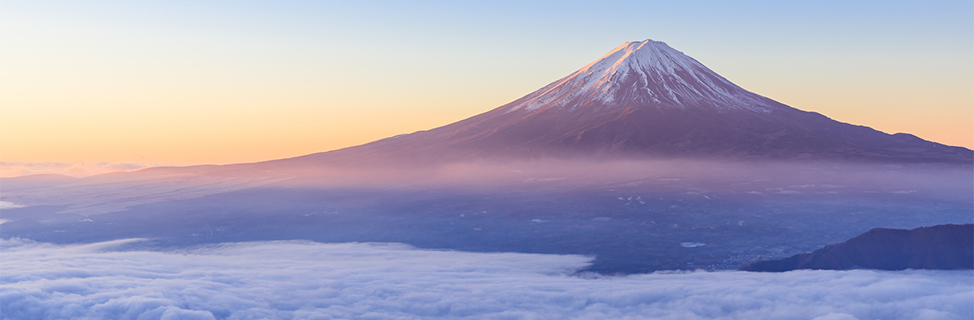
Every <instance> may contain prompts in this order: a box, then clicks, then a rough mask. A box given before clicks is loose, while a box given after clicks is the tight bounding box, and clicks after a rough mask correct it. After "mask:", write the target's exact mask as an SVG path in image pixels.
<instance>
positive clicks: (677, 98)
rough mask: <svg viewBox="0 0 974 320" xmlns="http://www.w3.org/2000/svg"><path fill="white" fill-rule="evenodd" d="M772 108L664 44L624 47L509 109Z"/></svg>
mask: <svg viewBox="0 0 974 320" xmlns="http://www.w3.org/2000/svg"><path fill="white" fill-rule="evenodd" d="M775 106H776V104H775V103H774V102H773V101H771V100H769V99H767V98H764V97H762V96H760V95H757V94H754V93H751V92H749V91H747V90H744V89H743V88H741V87H738V86H737V85H735V84H733V83H731V82H730V81H728V80H727V79H724V78H723V77H721V76H720V75H718V74H717V73H715V72H713V71H711V70H710V69H709V68H707V67H706V66H704V65H703V64H701V63H700V62H698V61H697V60H695V59H693V58H691V57H689V56H687V55H685V54H683V53H682V52H680V51H677V50H676V49H673V48H671V47H670V46H668V45H666V43H663V42H660V41H653V40H644V41H634V42H628V43H624V44H622V45H620V46H618V47H616V48H615V49H613V50H612V51H610V52H609V53H607V54H605V55H604V56H602V57H601V58H599V59H598V60H596V61H594V62H592V63H590V64H588V65H586V66H584V67H582V68H581V69H579V70H578V71H575V72H574V73H572V74H570V75H569V76H567V77H565V78H562V79H560V80H558V81H555V82H553V83H551V84H549V85H547V86H545V87H544V88H541V89H540V90H537V91H535V92H533V93H531V94H529V95H527V96H525V97H523V98H521V99H519V100H517V101H515V102H514V103H512V104H511V105H510V106H509V108H508V112H513V111H516V110H523V111H534V110H538V109H547V108H567V109H569V110H575V109H577V108H579V107H582V108H585V107H594V108H597V109H600V108H603V107H657V108H665V107H670V108H681V109H682V108H714V109H717V110H718V111H726V110H733V109H744V110H751V111H756V112H768V111H770V110H771V109H772V108H774V107H775Z"/></svg>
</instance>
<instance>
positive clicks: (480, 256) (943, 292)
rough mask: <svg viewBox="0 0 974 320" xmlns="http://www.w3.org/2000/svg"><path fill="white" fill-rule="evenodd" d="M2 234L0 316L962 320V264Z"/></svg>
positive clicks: (971, 298) (970, 284) (968, 304)
mask: <svg viewBox="0 0 974 320" xmlns="http://www.w3.org/2000/svg"><path fill="white" fill-rule="evenodd" d="M139 241H141V240H138V239H131V240H119V241H112V242H103V243H96V244H84V245H54V244H47V243H36V242H33V241H30V240H26V239H17V238H14V239H8V240H2V242H0V314H2V316H0V318H3V319H429V318H446V319H452V318H472V319H481V318H483V319H609V318H611V319H817V320H826V319H863V320H865V319H972V318H974V273H972V271H970V270H967V271H929V270H907V271H896V272H889V271H870V270H853V271H807V270H806V271H794V272H787V273H749V272H737V271H727V272H668V273H654V274H643V275H630V276H596V275H591V274H582V275H579V274H575V271H576V270H578V269H580V268H583V267H584V266H586V265H587V264H588V263H589V261H590V260H591V257H584V256H576V255H543V254H522V253H469V252H456V251H437V250H422V249H416V248H413V247H410V246H407V245H403V244H377V243H342V244H325V243H314V242H306V241H273V242H246V243H230V244H221V245H211V246H205V247H198V248H193V249H182V250H168V251H161V252H160V251H147V250H144V249H139V250H135V249H132V248H136V247H135V246H133V244H138V242H139Z"/></svg>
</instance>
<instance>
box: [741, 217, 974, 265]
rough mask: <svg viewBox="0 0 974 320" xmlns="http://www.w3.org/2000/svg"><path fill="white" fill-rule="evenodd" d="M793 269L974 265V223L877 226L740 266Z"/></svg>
mask: <svg viewBox="0 0 974 320" xmlns="http://www.w3.org/2000/svg"><path fill="white" fill-rule="evenodd" d="M795 269H829V270H848V269H880V270H903V269H943V270H956V269H974V225H971V224H965V225H954V224H948V225H939V226H933V227H922V228H916V229H913V230H899V229H884V228H876V229H872V230H869V231H868V232H866V233H863V234H861V235H859V236H858V237H855V238H852V239H850V240H849V241H846V242H843V243H839V244H834V245H830V246H826V247H825V248H822V249H819V250H815V251H814V252H812V253H802V254H799V255H794V256H791V257H789V258H785V259H781V260H774V261H761V262H756V263H753V264H751V265H749V266H747V267H744V268H742V269H741V270H746V271H771V272H783V271H790V270H795Z"/></svg>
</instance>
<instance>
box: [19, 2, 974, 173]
mask: <svg viewBox="0 0 974 320" xmlns="http://www.w3.org/2000/svg"><path fill="white" fill-rule="evenodd" d="M644 39H653V40H659V41H664V42H666V43H667V44H669V45H670V46H671V47H673V48H676V49H677V50H680V51H682V52H684V53H686V54H688V55H690V56H691V57H694V58H695V59H697V60H699V61H700V62H702V63H703V64H705V65H707V66H708V67H710V68H711V69H713V70H714V71H716V72H717V73H719V74H721V75H723V76H724V77H725V78H727V79H729V80H730V81H732V82H734V83H736V84H738V85H740V86H742V87H744V88H745V89H748V90H750V91H753V92H756V93H758V94H761V95H764V96H767V97H769V98H772V99H775V100H777V101H779V102H782V103H785V104H787V105H790V106H792V107H795V108H799V109H802V110H808V111H815V112H819V113H822V114H825V115H827V116H829V117H831V118H833V119H836V120H839V121H843V122H848V123H853V124H857V125H866V126H870V127H873V128H875V129H878V130H881V131H884V132H887V133H897V132H907V133H912V134H915V135H917V136H919V137H921V138H924V139H928V140H932V141H936V142H940V143H944V144H948V145H958V146H964V147H968V148H974V3H972V2H971V1H922V2H921V1H816V2H799V1H770V0H769V1H735V2H733V3H730V2H726V1H680V2H674V1H631V2H630V1H557V2H556V1H535V2H522V1H490V2H485V3H470V2H458V1H409V2H394V1H389V2H385V1H349V2H338V1H266V2H259V1H207V2H200V1H165V2H124V1H44V2H40V1H12V0H5V1H2V2H0V176H16V175H23V174H31V173H45V172H57V173H66V174H71V175H76V176H83V175H88V174H94V173H100V172H107V171H116V170H130V169H133V168H140V167H143V166H152V165H192V164H228V163H241V162H255V161H264V160H272V159H280V158H287V157H294V156H300V155H305V154H310V153H315V152H322V151H328V150H334V149H339V148H343V147H348V146H353V145H358V144H362V143H366V142H370V141H373V140H377V139H381V138H384V137H389V136H393V135H397V134H402V133H409V132H415V131H418V130H427V129H431V128H434V127H438V126H441V125H445V124H448V123H451V122H454V121H458V120H461V119H463V118H466V117H470V116H473V115H475V114H478V113H481V112H485V111H488V110H490V109H493V108H495V107H498V106H500V105H502V104H505V103H508V102H510V101H513V100H515V99H517V98H519V97H521V96H523V95H526V94H528V93H530V92H532V91H534V90H536V89H538V88H540V87H542V86H544V85H546V84H548V83H550V82H552V81H555V80H557V79H559V78H561V77H564V76H566V75H568V74H570V73H571V72H573V71H575V70H577V69H578V68H580V67H582V66H584V65H586V64H588V63H589V62H591V61H593V60H596V59H598V58H599V57H600V56H602V55H603V54H605V53H606V52H608V51H610V50H612V49H613V48H615V47H616V46H618V45H620V44H622V43H623V42H626V41H638V40H644Z"/></svg>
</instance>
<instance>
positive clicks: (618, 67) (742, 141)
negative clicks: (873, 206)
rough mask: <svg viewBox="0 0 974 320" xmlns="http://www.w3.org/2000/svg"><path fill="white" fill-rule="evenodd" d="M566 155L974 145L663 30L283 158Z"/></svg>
mask: <svg viewBox="0 0 974 320" xmlns="http://www.w3.org/2000/svg"><path fill="white" fill-rule="evenodd" d="M563 157H596V158H618V157H630V158H647V157H649V158H672V157H679V158H683V157H694V158H717V159H725V158H733V159H742V160H749V159H829V160H854V161H881V162H945V163H964V164H968V163H972V162H974V152H972V151H971V150H968V149H965V148H960V147H951V146H945V145H942V144H938V143H934V142H930V141H925V140H923V139H920V138H917V137H916V136H913V135H909V134H893V135H890V134H886V133H883V132H879V131H876V130H873V129H871V128H869V127H864V126H856V125H850V124H846V123H842V122H838V121H834V120H832V119H829V118H827V117H825V116H823V115H821V114H818V113H814V112H805V111H801V110H798V109H795V108H792V107H789V106H786V105H784V104H781V103H778V102H776V101H774V100H771V99H768V98H765V97H763V96H760V95H758V94H755V93H752V92H749V91H747V90H744V89H743V88H741V87H739V86H737V85H734V84H733V83H731V82H730V81H728V80H727V79H725V78H723V77H721V76H720V75H718V74H717V73H715V72H713V71H712V70H710V69H708V68H707V67H706V66H704V65H703V64H701V63H700V62H698V61H696V60H694V59H693V58H691V57H689V56H687V55H685V54H683V53H682V52H679V51H677V50H675V49H673V48H670V47H669V46H667V45H666V44H665V43H662V42H657V41H652V40H645V41H640V42H630V43H626V44H623V45H621V46H619V47H617V48H615V49H614V50H612V51H610V52H609V53H608V54H606V55H605V56H603V57H602V58H600V59H599V60H596V61H595V62H592V63H590V64H589V65H586V66H585V67H583V68H581V69H579V70H578V71H576V72H574V73H572V74H570V75H568V76H567V77H565V78H562V79H560V80H558V81H555V82H553V83H551V84H549V85H547V86H545V87H543V88H541V89H539V90H537V91H535V92H532V93H530V94H528V95H526V96H524V97H522V98H520V99H517V100H515V101H513V102H511V103H508V104H506V105H503V106H500V107H498V108H495V109H493V110H491V111H488V112H485V113H483V114H480V115H477V116H474V117H471V118H468V119H465V120H462V121H459V122H456V123H453V124H449V125H446V126H443V127H439V128H435V129H432V130H428V131H420V132H415V133H412V134H407V135H400V136H396V137H392V138H387V139H383V140H379V141H375V142H372V143H368V144H365V145H362V146H357V147H351V148H346V149H341V150H336V151H332V152H325V153H319V154H312V155H308V156H304V157H298V158H293V159H286V160H283V161H288V162H289V163H295V162H309V163H312V164H313V163H321V162H328V163H363V162H366V163H374V162H383V161H393V160H394V161H396V162H400V163H430V162H440V161H465V160H476V159H510V158H515V159H538V158H563Z"/></svg>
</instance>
